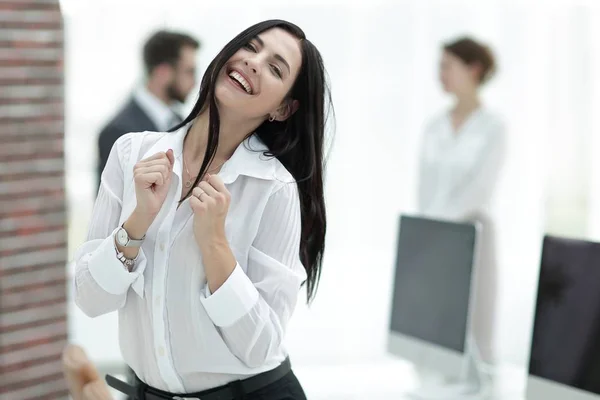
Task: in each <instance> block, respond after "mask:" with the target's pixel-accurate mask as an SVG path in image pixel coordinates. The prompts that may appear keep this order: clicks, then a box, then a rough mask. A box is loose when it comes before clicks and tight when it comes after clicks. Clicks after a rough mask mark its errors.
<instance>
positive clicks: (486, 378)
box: [409, 340, 492, 400]
mask: <svg viewBox="0 0 600 400" xmlns="http://www.w3.org/2000/svg"><path fill="white" fill-rule="evenodd" d="M491 394H492V376H491V373H490V372H488V371H486V368H485V367H484V365H483V363H482V362H481V358H480V357H479V350H478V348H477V346H476V345H475V341H474V340H468V341H467V351H465V355H464V358H463V363H462V368H461V371H460V374H459V376H458V377H457V379H456V380H455V382H452V383H443V384H440V385H429V386H423V387H421V388H418V389H417V390H416V391H414V392H413V393H411V394H410V395H409V397H410V398H411V399H416V400H484V399H488V398H489V397H490V396H491Z"/></svg>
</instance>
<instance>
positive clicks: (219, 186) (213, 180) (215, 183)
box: [204, 174, 229, 195]
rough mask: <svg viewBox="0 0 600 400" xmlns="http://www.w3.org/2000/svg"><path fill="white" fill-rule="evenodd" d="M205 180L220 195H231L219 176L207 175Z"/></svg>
mask: <svg viewBox="0 0 600 400" xmlns="http://www.w3.org/2000/svg"><path fill="white" fill-rule="evenodd" d="M204 180H205V181H206V182H208V183H210V184H211V185H212V187H214V188H215V189H216V190H217V191H218V192H219V193H223V194H226V195H229V190H227V187H226V186H225V183H223V179H221V177H220V176H219V175H210V174H207V175H206V178H205V179H204Z"/></svg>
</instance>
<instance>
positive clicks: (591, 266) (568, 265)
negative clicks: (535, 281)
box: [529, 236, 600, 394]
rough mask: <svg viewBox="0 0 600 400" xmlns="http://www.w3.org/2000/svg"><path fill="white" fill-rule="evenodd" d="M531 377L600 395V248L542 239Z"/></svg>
mask: <svg viewBox="0 0 600 400" xmlns="http://www.w3.org/2000/svg"><path fill="white" fill-rule="evenodd" d="M529 373H530V374H531V375H534V376H537V377H540V378H544V379H548V380H551V381H554V382H558V383H562V384H565V385H568V386H572V387H575V388H578V389H582V390H586V391H589V392H592V393H597V394H600V244H599V243H592V242H586V241H583V240H572V239H564V238H556V237H551V236H546V237H545V238H544V245H543V250H542V260H541V267H540V277H539V285H538V295H537V304H536V311H535V319H534V327H533V338H532V343H531V358H530V362H529Z"/></svg>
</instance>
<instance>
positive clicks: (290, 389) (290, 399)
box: [236, 371, 306, 400]
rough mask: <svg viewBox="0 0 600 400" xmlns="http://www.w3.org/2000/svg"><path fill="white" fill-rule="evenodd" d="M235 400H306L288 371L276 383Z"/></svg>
mask: <svg viewBox="0 0 600 400" xmlns="http://www.w3.org/2000/svg"><path fill="white" fill-rule="evenodd" d="M236 400H306V395H305V394H304V390H303V389H302V385H300V382H298V378H296V375H294V371H290V372H288V373H287V375H285V376H284V377H283V378H281V379H279V380H278V381H276V382H274V383H272V384H270V385H268V386H265V387H264V388H262V389H259V390H257V391H256V392H254V393H249V394H244V395H242V396H241V397H240V398H239V399H236Z"/></svg>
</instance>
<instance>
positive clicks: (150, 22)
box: [65, 0, 600, 364]
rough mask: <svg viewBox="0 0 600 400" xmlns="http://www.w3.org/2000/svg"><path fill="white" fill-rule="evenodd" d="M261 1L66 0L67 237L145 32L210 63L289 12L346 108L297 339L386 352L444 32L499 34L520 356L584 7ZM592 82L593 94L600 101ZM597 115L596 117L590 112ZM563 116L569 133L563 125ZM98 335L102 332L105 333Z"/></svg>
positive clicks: (510, 299) (512, 309)
mask: <svg viewBox="0 0 600 400" xmlns="http://www.w3.org/2000/svg"><path fill="white" fill-rule="evenodd" d="M265 3H267V2H262V3H261V2H258V3H256V2H254V3H253V4H252V5H249V4H247V3H246V5H245V6H243V7H229V8H222V7H216V6H210V7H209V6H206V5H205V2H194V3H190V2H177V1H170V2H168V4H166V2H162V1H161V2H154V3H152V2H145V3H144V4H145V6H144V12H145V15H144V16H143V17H142V16H141V14H140V11H139V9H138V8H137V7H129V8H128V7H125V6H124V5H119V7H115V6H114V5H113V4H109V2H106V3H100V4H99V2H97V1H95V2H93V3H92V4H86V6H85V7H84V6H81V3H77V4H78V5H75V3H74V2H65V5H67V7H65V12H66V21H65V25H66V34H67V52H68V53H67V65H66V68H67V150H68V167H69V173H68V185H69V186H68V190H69V196H70V199H71V204H70V206H71V217H72V223H71V229H70V239H71V242H70V247H71V250H73V249H74V248H75V247H76V246H77V245H78V244H80V243H81V241H82V240H83V238H84V234H85V229H86V227H87V220H88V218H89V213H90V211H91V202H92V193H93V191H94V189H93V175H92V174H93V170H94V165H95V158H94V157H95V147H94V146H95V139H96V135H97V133H98V131H99V129H100V125H101V123H102V122H103V121H105V120H106V119H107V118H108V117H109V116H110V115H111V114H112V113H113V112H114V111H115V109H116V107H117V106H118V105H119V103H120V102H122V101H123V100H124V99H125V96H126V95H127V94H128V92H129V91H130V89H131V88H132V86H133V84H134V82H135V81H136V80H137V79H138V78H139V72H140V70H141V68H140V62H139V51H140V50H139V49H140V46H141V44H142V42H143V40H144V39H145V37H146V36H147V35H148V34H149V33H150V32H151V31H152V30H154V29H156V28H161V27H170V28H176V29H181V30H184V31H188V32H190V33H192V34H195V35H197V36H199V37H200V38H201V40H202V42H203V46H204V47H203V50H202V52H201V54H200V66H201V68H205V67H206V65H208V63H209V61H210V60H211V59H212V57H213V56H214V55H215V54H216V53H217V52H218V50H220V48H221V47H222V46H223V45H224V44H225V42H226V41H227V40H229V39H231V38H232V37H233V36H234V35H235V34H237V33H238V32H239V31H241V30H242V29H244V28H246V27H247V26H249V25H250V24H252V23H254V22H257V21H258V20H261V19H267V18H272V17H277V18H283V19H289V20H290V21H292V22H295V23H297V24H299V25H300V26H302V27H303V28H304V29H305V31H306V33H307V35H308V37H309V38H310V39H311V40H312V41H313V42H314V43H315V44H316V45H317V46H318V47H319V48H320V49H321V52H322V54H323V57H324V59H325V62H326V66H327V68H328V70H329V74H330V76H331V81H332V90H333V96H334V104H335V107H336V113H337V133H336V136H335V141H334V147H333V152H332V154H331V158H330V164H329V170H328V175H327V203H328V212H329V236H328V242H327V254H326V260H325V267H324V272H323V279H322V284H321V286H320V291H319V294H318V296H317V299H316V301H315V302H314V304H313V306H312V307H311V309H310V311H309V310H308V309H306V308H305V307H300V308H299V309H298V312H297V314H296V317H295V318H294V319H293V321H292V324H291V327H290V331H289V347H290V350H291V352H292V354H293V357H294V358H295V359H296V362H302V363H314V362H338V361H343V360H349V359H353V360H356V359H364V358H372V357H376V356H377V355H379V354H382V353H383V352H384V347H385V340H386V331H387V325H388V314H389V300H390V289H391V280H392V276H393V269H392V267H393V263H394V246H395V240H396V237H395V235H396V228H397V226H396V223H397V217H398V215H399V213H400V212H402V211H408V212H410V211H411V210H413V209H414V197H415V190H414V189H415V186H416V181H415V177H416V171H415V165H416V162H417V159H416V154H417V146H418V140H419V134H420V133H421V127H422V125H423V123H424V121H425V120H426V119H427V118H428V117H429V116H431V115H432V114H434V113H436V112H439V111H440V110H441V109H443V107H445V106H446V105H447V104H448V101H447V99H446V98H445V97H444V96H443V94H442V93H441V92H440V90H439V87H438V82H437V63H438V56H439V48H440V43H441V42H442V41H444V40H447V39H450V38H452V37H454V36H456V35H459V34H463V33H470V34H473V35H475V36H476V37H478V38H480V39H482V40H484V41H486V42H488V43H489V44H491V45H492V47H493V48H494V50H495V51H496V53H497V55H498V58H499V63H500V68H499V75H498V76H497V78H496V79H495V80H494V81H492V82H491V84H490V85H489V87H487V88H486V90H485V92H484V98H485V101H486V103H487V104H488V105H489V106H490V107H492V108H494V109H496V110H497V111H499V112H500V113H501V114H502V115H504V117H505V119H506V122H507V124H508V127H509V137H510V148H509V159H508V163H507V165H506V169H505V174H504V177H503V179H502V182H501V186H500V192H499V196H498V201H497V210H496V215H497V218H498V221H499V229H500V232H499V246H500V262H501V276H500V277H499V285H500V289H501V291H500V296H501V299H500V300H501V301H500V306H499V308H500V309H499V315H498V333H499V340H498V347H499V351H500V354H501V357H502V359H503V360H506V361H511V362H516V363H520V364H524V363H525V361H526V359H527V356H528V354H527V353H528V342H529V336H530V329H531V321H532V312H533V298H534V294H535V284H536V274H537V269H538V265H537V263H538V258H539V250H540V249H539V245H540V238H541V233H542V230H543V227H544V224H545V210H544V208H543V204H544V201H545V183H546V178H547V171H548V168H547V166H548V165H549V164H550V163H551V162H552V160H551V159H549V158H550V157H547V156H545V154H551V152H552V151H553V149H556V148H558V147H557V146H556V144H555V143H554V144H553V143H551V142H550V141H549V138H553V139H555V138H561V140H562V141H561V142H560V145H561V146H562V145H567V146H568V145H570V144H571V143H572V141H571V137H572V135H571V133H572V131H571V130H569V129H570V128H573V127H575V128H577V127H578V126H579V125H574V124H575V122H576V121H577V118H578V115H579V114H578V112H579V111H578V110H579V108H578V106H577V107H571V108H570V109H569V110H570V113H571V114H569V118H568V119H566V120H565V119H560V118H559V119H557V118H555V117H556V115H558V114H560V115H563V114H561V107H563V106H564V105H565V102H569V104H570V102H572V101H574V100H577V99H578V98H579V96H580V93H579V92H576V93H575V92H570V91H569V88H570V87H572V86H573V85H575V86H577V87H578V88H579V90H581V91H584V92H585V90H586V88H587V86H586V85H582V84H581V82H580V80H581V75H580V74H579V71H578V70H577V69H576V67H577V66H576V65H575V64H574V63H572V62H569V61H568V60H571V59H572V58H569V57H571V56H573V57H574V58H575V59H577V60H579V59H581V58H582V57H583V56H582V54H583V53H584V52H586V51H589V49H588V47H586V46H588V45H591V43H588V42H585V43H588V44H585V43H584V44H582V45H580V46H573V45H572V44H573V42H574V41H577V40H578V39H579V38H580V36H582V35H587V34H588V33H589V32H588V31H587V30H586V29H578V27H579V28H581V27H580V26H579V25H578V23H574V22H573V21H575V20H571V19H570V18H571V17H572V18H578V19H577V21H578V22H581V21H583V22H585V23H587V24H589V26H590V29H592V28H591V27H592V26H593V24H591V21H592V19H591V18H592V17H591V16H590V15H591V14H586V13H579V14H576V16H574V17H573V16H572V14H569V13H568V12H567V11H565V10H569V6H567V5H560V6H559V5H556V6H554V7H549V6H548V7H546V6H544V4H546V3H541V4H538V5H537V6H535V7H532V6H518V5H504V4H497V3H485V4H481V3H480V2H476V1H473V2H464V1H463V2H460V3H450V2H436V3H431V2H424V1H419V0H414V1H404V2H400V3H393V4H387V5H386V4H379V5H377V6H374V5H371V6H366V5H364V3H363V4H358V5H356V3H354V5H345V6H343V5H340V4H338V5H334V4H333V3H334V2H330V3H328V4H330V5H321V6H316V5H304V6H295V7H294V6H283V5H281V4H279V5H276V4H277V3H275V5H274V4H273V3H272V2H271V4H270V5H268V6H267V5H262V6H261V5H260V4H265ZM190 4H191V6H190ZM241 4H243V3H241ZM257 4H258V5H257ZM371 4H372V3H371ZM569 12H570V11H569ZM569 16H571V17H569ZM565 18H566V19H567V21H565ZM569 21H570V22H569ZM596 25H597V24H596ZM586 26H587V25H586ZM594 29H595V30H596V31H597V28H594ZM596 33H598V32H596ZM563 34H564V35H563ZM596 37H598V35H596ZM594 44H596V41H594ZM595 65H598V64H597V60H596V64H595ZM588 78H589V79H590V84H591V85H592V86H593V85H595V86H593V87H595V88H596V89H598V85H599V84H598V82H600V80H599V79H598V78H597V77H596V76H594V75H593V74H591V73H590V74H589V76H588ZM592 86H590V87H592ZM569 93H570V94H571V96H565V94H569ZM594 93H596V94H595V95H594V96H596V97H593V96H590V99H591V98H595V99H596V102H595V103H594V104H596V105H597V104H599V103H598V101H597V96H598V95H597V93H598V92H597V91H596V92H594ZM561 99H563V100H561ZM590 101H591V100H590ZM583 109H586V108H583ZM587 110H589V108H587ZM557 120H558V121H561V123H556V122H557ZM590 124H591V123H590ZM595 124H596V125H594V126H595V127H596V128H597V127H598V124H597V120H595ZM590 126H591V125H590ZM565 129H566V130H567V131H569V133H570V134H569V135H564V134H563V133H564V132H565ZM551 171H555V170H554V169H551ZM598 176H600V175H598ZM563 181H565V180H563ZM597 203H598V202H597ZM599 214H600V213H599ZM74 312H75V311H74ZM74 315H76V319H74V320H73V321H72V323H73V325H72V327H73V331H72V332H73V337H74V338H75V340H77V341H80V342H83V343H84V344H86V346H87V347H94V349H91V352H92V354H93V355H95V356H97V357H108V358H110V357H113V356H116V355H118V350H117V349H116V346H114V341H115V340H116V337H117V336H116V332H115V326H116V325H115V324H116V323H115V318H114V316H108V317H103V319H101V320H97V321H88V320H87V319H86V317H85V316H83V315H82V314H81V313H78V312H75V314H74ZM99 338H102V339H104V345H103V346H102V347H101V346H99V343H98V342H99V341H100V339H99ZM107 343H109V344H107ZM110 343H112V344H110Z"/></svg>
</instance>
